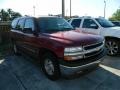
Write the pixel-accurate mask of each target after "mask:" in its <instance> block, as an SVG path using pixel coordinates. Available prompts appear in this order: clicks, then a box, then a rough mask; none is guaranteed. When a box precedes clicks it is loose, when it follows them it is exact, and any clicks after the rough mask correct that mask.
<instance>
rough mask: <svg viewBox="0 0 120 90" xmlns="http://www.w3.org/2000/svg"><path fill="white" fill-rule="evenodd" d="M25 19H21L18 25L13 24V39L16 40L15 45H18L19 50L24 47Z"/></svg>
mask: <svg viewBox="0 0 120 90" xmlns="http://www.w3.org/2000/svg"><path fill="white" fill-rule="evenodd" d="M24 21H25V19H24V18H20V19H19V20H18V22H17V21H15V22H16V23H14V22H13V23H12V30H11V31H12V34H11V36H12V39H13V40H14V43H16V45H17V47H18V49H20V48H21V47H22V45H23V40H24V35H23V32H22V31H23V27H24Z"/></svg>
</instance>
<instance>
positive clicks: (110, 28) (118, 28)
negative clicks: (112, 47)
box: [106, 27, 120, 31]
mask: <svg viewBox="0 0 120 90" xmlns="http://www.w3.org/2000/svg"><path fill="white" fill-rule="evenodd" d="M106 29H109V30H116V31H118V30H119V31H120V27H109V28H106Z"/></svg>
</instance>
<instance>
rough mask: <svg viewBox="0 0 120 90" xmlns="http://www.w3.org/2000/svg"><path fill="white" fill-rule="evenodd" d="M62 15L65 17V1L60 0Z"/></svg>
mask: <svg viewBox="0 0 120 90" xmlns="http://www.w3.org/2000/svg"><path fill="white" fill-rule="evenodd" d="M62 17H63V18H64V17H65V1H64V0H62Z"/></svg>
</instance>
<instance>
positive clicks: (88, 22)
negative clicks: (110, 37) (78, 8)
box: [82, 19, 100, 35]
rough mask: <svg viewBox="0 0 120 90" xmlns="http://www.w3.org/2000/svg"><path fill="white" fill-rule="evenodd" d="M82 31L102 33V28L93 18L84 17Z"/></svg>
mask: <svg viewBox="0 0 120 90" xmlns="http://www.w3.org/2000/svg"><path fill="white" fill-rule="evenodd" d="M82 31H83V32H85V33H90V34H98V35H99V34H100V29H99V26H98V25H97V23H96V22H95V21H94V20H92V19H84V21H83V25H82Z"/></svg>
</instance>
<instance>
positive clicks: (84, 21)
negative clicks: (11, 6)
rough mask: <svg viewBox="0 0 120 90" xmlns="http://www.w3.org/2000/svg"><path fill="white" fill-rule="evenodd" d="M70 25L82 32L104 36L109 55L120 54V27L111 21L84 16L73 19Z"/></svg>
mask: <svg viewBox="0 0 120 90" xmlns="http://www.w3.org/2000/svg"><path fill="white" fill-rule="evenodd" d="M69 23H70V24H71V25H72V26H73V27H74V28H76V29H79V30H80V31H81V32H84V33H90V34H96V35H101V36H104V37H105V43H106V44H105V45H106V48H107V54H108V55H117V54H118V53H119V52H120V27H115V25H113V23H111V22H110V21H108V20H106V19H104V18H102V17H99V18H93V17H89V16H83V17H79V18H72V19H71V20H69Z"/></svg>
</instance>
